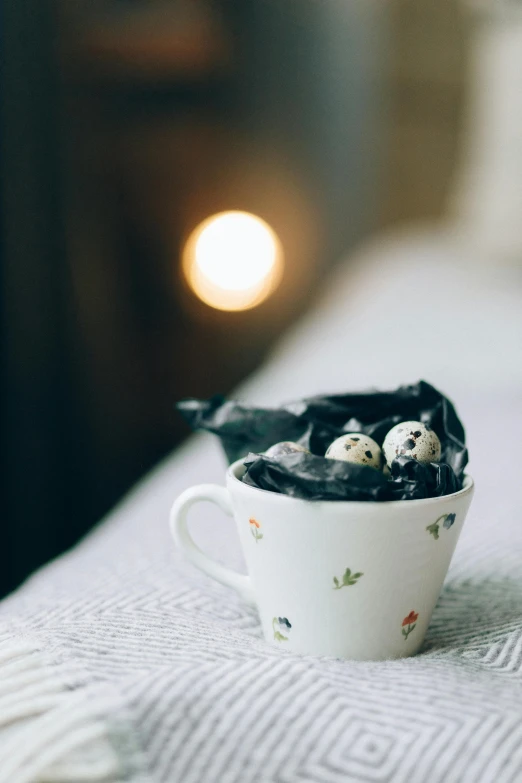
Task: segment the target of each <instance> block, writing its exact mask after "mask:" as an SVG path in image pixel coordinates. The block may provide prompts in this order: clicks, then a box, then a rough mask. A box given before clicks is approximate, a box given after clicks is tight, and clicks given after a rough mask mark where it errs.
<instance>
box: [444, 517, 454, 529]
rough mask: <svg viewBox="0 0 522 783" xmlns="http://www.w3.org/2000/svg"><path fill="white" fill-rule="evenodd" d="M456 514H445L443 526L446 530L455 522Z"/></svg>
mask: <svg viewBox="0 0 522 783" xmlns="http://www.w3.org/2000/svg"><path fill="white" fill-rule="evenodd" d="M456 516H457V515H456V514H446V519H445V520H444V522H443V523H442V524H443V527H445V528H446V530H449V529H450V527H451V526H452V524H453V523H454V522H455V517H456Z"/></svg>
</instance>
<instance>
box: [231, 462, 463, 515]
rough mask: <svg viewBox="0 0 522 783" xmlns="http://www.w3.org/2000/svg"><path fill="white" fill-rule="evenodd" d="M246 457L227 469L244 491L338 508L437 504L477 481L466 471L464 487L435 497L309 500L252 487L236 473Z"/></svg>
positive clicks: (279, 499)
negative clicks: (344, 506)
mask: <svg viewBox="0 0 522 783" xmlns="http://www.w3.org/2000/svg"><path fill="white" fill-rule="evenodd" d="M243 463H244V458H241V459H238V460H236V461H235V462H232V463H231V464H230V465H229V466H228V469H227V477H228V478H230V479H231V480H232V481H233V482H235V483H236V484H238V485H239V486H240V487H241V488H242V491H243V490H244V491H249V492H250V491H252V492H259V493H262V494H263V495H265V496H267V495H269V496H270V497H271V498H272V500H273V501H274V502H282V503H285V502H286V503H287V502H291V501H294V502H300V503H324V504H326V505H328V506H335V507H336V508H337V507H338V506H343V505H346V506H349V507H350V508H354V507H355V506H362V507H364V508H368V507H372V506H379V507H389V506H392V507H393V508H400V507H401V506H405V505H406V506H407V507H408V508H411V507H412V505H415V506H416V507H418V506H422V505H435V504H438V503H443V502H444V501H447V500H449V499H454V498H458V497H463V496H464V495H467V494H469V493H471V492H473V489H474V487H475V481H474V480H473V477H472V476H471V475H470V474H469V473H464V481H463V486H462V489H459V491H458V492H452V493H451V494H450V495H440V496H438V497H434V498H417V499H416V500H382V501H381V500H379V501H377V500H374V501H372V500H308V499H306V498H295V497H292V496H291V495H284V494H282V493H281V494H280V493H278V492H271V491H270V490H268V489H260V488H259V487H251V486H249V485H248V484H244V483H243V482H242V481H241V479H240V478H238V476H237V475H236V473H237V472H238V471H239V470H240V469H242V470H243V471H244V469H245V466H244V464H243Z"/></svg>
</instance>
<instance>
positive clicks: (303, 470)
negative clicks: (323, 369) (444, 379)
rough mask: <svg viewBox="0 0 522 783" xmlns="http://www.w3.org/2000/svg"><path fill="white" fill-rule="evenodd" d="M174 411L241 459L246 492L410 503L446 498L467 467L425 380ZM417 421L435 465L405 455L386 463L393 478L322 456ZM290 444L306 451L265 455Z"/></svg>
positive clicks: (457, 431) (455, 425) (442, 400)
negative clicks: (348, 438)
mask: <svg viewBox="0 0 522 783" xmlns="http://www.w3.org/2000/svg"><path fill="white" fill-rule="evenodd" d="M177 408H178V410H179V411H180V412H181V413H182V415H183V416H184V418H185V419H186V420H187V421H188V423H189V424H190V425H191V427H192V428H193V429H195V430H206V431H208V432H212V433H214V434H216V435H217V436H218V437H219V438H220V440H221V443H222V445H223V448H224V450H225V453H226V455H227V457H228V459H229V461H230V462H234V461H235V460H237V459H241V458H244V462H245V467H246V472H245V475H244V476H243V479H242V480H243V481H244V482H245V483H246V484H249V485H250V486H252V487H256V488H258V489H264V490H268V491H271V492H279V493H282V494H285V495H290V496H292V497H298V498H305V499H308V500H359V501H361V500H362V501H384V500H415V499H419V498H428V497H439V496H441V495H449V494H451V493H453V492H456V491H458V490H459V489H461V487H462V479H463V476H464V469H465V467H466V465H467V462H468V451H467V449H466V445H465V434H464V427H463V426H462V423H461V421H460V419H459V417H458V416H457V413H456V411H455V408H454V406H453V404H452V403H451V402H450V401H449V400H448V398H447V397H445V396H444V395H443V394H441V392H439V391H438V390H437V389H435V388H434V387H433V386H431V385H430V384H429V383H426V381H419V382H418V383H416V384H412V385H410V386H400V387H399V388H398V389H396V390H395V391H389V392H381V391H367V392H356V393H349V394H334V395H317V396H315V397H309V398H307V399H304V400H299V401H297V402H291V403H287V404H285V405H282V406H281V407H279V408H259V407H255V406H251V405H247V404H245V403H241V402H234V401H230V400H229V401H226V400H225V399H224V398H223V397H222V396H215V397H213V398H212V399H210V400H194V399H190V400H183V401H182V402H179V403H178V405H177ZM407 420H414V421H421V422H423V423H424V424H426V425H427V426H429V427H431V428H432V429H433V430H434V431H435V432H436V434H437V435H438V437H439V439H440V442H441V446H442V454H441V461H440V462H432V463H430V464H428V465H423V464H421V463H419V462H417V461H416V460H415V459H412V458H410V457H404V456H402V457H398V458H397V459H395V460H394V461H393V462H392V466H391V475H390V476H388V477H387V476H385V475H384V474H383V473H381V472H380V471H378V470H375V469H374V468H370V467H366V466H363V465H355V464H353V463H349V462H342V461H340V460H334V459H325V457H324V453H325V451H326V449H327V448H328V446H329V445H330V443H331V442H332V441H334V440H335V439H336V438H338V437H339V436H340V435H343V434H345V433H347V432H363V433H365V434H366V435H369V436H370V437H372V438H373V439H374V440H375V441H377V443H378V444H379V446H381V447H382V443H383V440H384V438H385V436H386V434H387V433H388V431H389V430H390V429H391V428H392V427H394V426H395V425H396V424H399V422H401V421H407ZM285 440H289V441H296V442H298V443H300V444H301V445H303V446H305V447H306V448H307V449H309V450H310V451H311V452H312V453H311V454H307V453H306V452H296V453H292V454H286V455H281V456H278V457H266V456H265V455H264V454H263V453H262V452H264V451H266V449H268V448H269V447H270V446H272V445H274V443H278V442H280V441H285Z"/></svg>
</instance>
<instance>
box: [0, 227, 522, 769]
mask: <svg viewBox="0 0 522 783" xmlns="http://www.w3.org/2000/svg"><path fill="white" fill-rule="evenodd" d="M521 292H522V281H521V272H520V270H519V271H516V270H511V271H509V270H502V271H501V270H499V269H498V268H495V266H494V265H491V266H490V267H488V268H477V266H476V264H475V263H474V259H473V258H472V257H470V256H469V255H468V254H467V253H466V250H465V248H463V247H460V248H457V247H456V246H454V245H453V243H452V240H451V237H450V236H448V235H446V234H445V233H444V232H443V231H435V230H426V231H419V232H417V233H411V232H410V233H409V234H405V235H403V236H395V237H389V238H385V239H382V240H379V241H375V242H373V243H370V244H368V245H366V246H365V247H363V248H362V249H361V250H360V251H359V252H358V253H357V254H356V255H355V258H352V259H350V263H346V264H343V265H341V266H340V267H339V268H338V269H337V271H336V272H335V274H334V275H333V277H332V279H330V280H329V281H327V285H326V286H325V291H324V292H323V294H322V296H321V297H320V299H319V301H318V303H317V306H316V307H315V309H314V310H313V311H312V312H311V313H310V314H309V315H308V316H307V317H306V318H305V319H304V321H302V322H301V323H300V324H298V325H297V326H296V327H295V328H294V329H293V330H292V331H291V332H290V333H289V334H288V335H287V336H286V337H285V338H284V340H283V341H282V342H281V343H280V344H279V346H277V347H276V350H275V351H274V352H273V354H272V356H271V357H270V359H269V361H268V362H267V363H266V364H265V366H264V367H262V368H261V369H260V370H259V372H257V373H256V374H255V376H253V377H251V378H250V379H249V380H248V381H247V382H246V383H245V384H244V385H243V387H242V388H241V389H240V390H238V394H237V396H240V397H242V398H244V399H248V400H251V401H253V402H258V403H261V404H272V403H274V404H276V403H278V402H280V401H283V400H288V399H292V398H297V397H302V396H304V395H310V394H313V393H319V392H324V391H332V392H334V391H343V390H347V389H357V388H366V387H369V386H380V387H384V388H386V387H390V388H392V387H393V386H396V385H398V384H400V383H406V382H413V381H416V380H418V379H419V378H425V379H426V380H428V381H430V382H431V383H433V384H434V385H436V386H437V387H439V388H440V389H441V390H442V391H444V392H445V393H446V394H447V395H448V396H449V397H451V398H452V399H453V401H454V402H455V404H456V406H457V409H458V412H459V414H460V416H461V418H462V420H463V421H464V423H465V425H466V428H467V433H468V443H469V448H470V453H471V462H470V472H471V473H472V475H473V476H474V478H475V482H476V487H477V489H476V496H475V500H474V502H473V504H472V507H471V511H470V514H469V517H468V520H467V522H466V525H465V527H464V531H463V533H462V536H461V539H460V542H459V544H458V547H457V550H456V553H455V556H454V560H453V563H452V566H451V568H450V573H449V575H448V578H447V580H446V584H445V588H444V591H443V594H442V596H441V598H440V601H439V604H438V606H437V609H436V610H435V613H434V616H433V619H432V623H431V626H430V629H429V632H428V636H427V640H426V644H425V647H424V649H423V651H422V653H421V654H420V655H418V656H417V657H415V658H413V659H405V660H400V661H390V662H384V663H347V662H342V661H338V660H333V659H316V658H307V657H301V656H297V655H293V654H291V653H289V652H280V651H279V650H277V649H275V648H272V647H270V646H268V645H266V644H265V643H264V642H263V640H262V639H261V634H260V630H259V627H258V620H257V617H256V613H255V611H254V610H253V609H250V608H249V607H247V606H245V605H243V604H242V603H241V601H240V600H239V598H238V597H237V596H236V595H235V594H234V593H233V592H232V591H230V590H228V589H227V588H225V587H222V586H221V585H218V584H217V583H215V582H212V581H211V580H209V579H208V578H207V577H205V576H204V575H203V574H201V573H199V572H198V571H196V570H195V569H194V568H193V567H192V566H190V565H189V564H187V563H185V562H184V561H183V560H182V559H181V558H180V557H179V556H178V554H177V553H176V552H174V549H173V546H172V544H171V542H170V538H169V534H168V530H167V517H168V511H169V508H170V505H171V503H172V501H173V499H174V498H175V497H176V495H177V494H179V492H180V491H182V490H183V489H185V488H186V487H188V486H191V485H192V484H195V483H201V482H213V481H215V482H218V483H223V473H224V469H225V462H224V458H223V456H222V454H221V452H220V450H219V447H218V445H217V443H215V442H214V441H213V439H212V438H210V437H209V436H203V435H201V436H195V437H193V438H191V439H190V440H189V441H187V443H186V444H185V445H183V446H182V448H181V449H179V450H178V451H177V452H176V453H174V454H173V455H172V456H171V457H170V458H169V459H167V460H166V461H165V462H164V463H163V464H162V465H160V466H159V467H158V469H157V470H156V471H155V472H154V473H153V474H152V475H150V476H149V477H148V478H147V479H146V480H145V481H143V482H142V483H141V484H140V485H139V486H137V487H136V488H135V490H134V491H133V492H132V493H131V494H130V495H129V496H128V497H127V498H126V499H125V500H124V501H123V502H122V503H121V504H120V506H119V507H118V508H116V509H115V510H114V511H113V513H111V514H110V515H109V517H108V518H107V519H106V520H104V521H103V522H102V523H101V524H100V525H99V526H98V528H97V529H96V530H95V531H94V532H93V533H92V534H91V535H89V536H88V538H87V539H86V540H85V541H83V542H82V543H81V544H80V545H79V546H78V547H76V548H75V549H74V550H73V551H72V552H70V553H68V554H67V555H65V556H63V557H61V558H60V559H58V560H57V561H56V562H54V563H52V564H51V565H49V566H47V567H46V568H44V569H42V570H41V571H40V572H39V573H37V574H36V575H35V576H33V577H32V578H31V579H30V580H29V581H28V582H27V583H26V584H25V585H24V586H22V588H20V589H19V590H18V591H17V592H16V593H15V594H13V595H12V596H10V597H9V598H8V599H6V600H4V601H3V602H2V603H1V604H0V783H4V781H5V782H6V783H7V781H8V782H9V783H26V782H27V781H29V782H32V781H53V783H58V781H67V783H74V782H75V781H85V780H89V781H125V780H128V781H132V782H133V783H134V782H135V781H144V783H145V782H146V781H150V782H151V783H156V782H158V783H159V782H160V781H165V783H178V782H179V783H348V782H349V781H386V782H388V781H389V782H390V783H416V782H418V783H425V782H426V781H429V783H435V782H436V781H437V782H438V781H441V782H444V783H453V781H455V782H457V781H463V782H466V783H467V782H468V781H469V782H470V783H471V782H473V783H478V781H480V782H481V783H491V781H496V782H500V783H509V782H510V781H513V782H515V781H520V780H522V511H521V501H520V488H519V485H520V479H519V472H520V469H519V461H520V454H521V449H520V444H521V443H522V414H521V410H522V407H521V402H522V307H521V306H520V305H521ZM405 345H408V346H413V350H412V351H411V352H410V350H409V349H408V350H407V349H405ZM497 444H498V448H492V446H493V447H495V446H496V445H497ZM193 519H194V522H193V528H194V537H195V539H196V541H198V542H199V543H200V545H201V546H202V547H203V548H204V549H206V550H207V551H209V552H212V553H213V555H214V556H217V557H218V558H219V559H220V560H222V562H225V563H226V564H227V565H229V566H232V567H236V568H238V569H242V568H243V563H242V558H241V554H240V551H239V544H238V541H237V539H236V535H235V531H234V530H233V523H232V522H231V521H230V520H228V519H226V518H224V517H222V516H221V515H220V513H219V512H218V511H216V510H215V509H214V508H213V507H210V506H207V505H205V504H202V505H200V506H198V507H197V508H196V509H194V512H193Z"/></svg>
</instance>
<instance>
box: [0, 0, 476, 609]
mask: <svg viewBox="0 0 522 783" xmlns="http://www.w3.org/2000/svg"><path fill="white" fill-rule="evenodd" d="M466 35H467V30H466V27H465V25H464V21H463V17H462V12H461V10H460V9H459V6H458V4H457V3H456V2H453V0H449V1H448V2H444V3H440V2H438V0H390V2H388V3H382V2H377V0H325V1H324V2H318V1H317V0H285V2H281V0H221V1H218V0H214V1H213V2H205V1H204V0H170V2H161V1H160V0H157V1H155V0H62V2H57V1H56V2H48V1H47V0H31V1H29V0H10V1H8V0H4V3H3V5H2V25H1V36H2V38H1V52H2V83H1V113H2V114H1V136H0V144H1V185H2V207H1V228H0V231H1V234H0V244H1V270H2V283H1V290H0V295H1V302H2V315H3V329H2V341H3V352H2V372H3V378H2V382H3V383H2V388H3V392H4V394H3V404H2V446H3V448H2V455H3V466H2V495H3V504H2V507H3V508H2V511H3V513H2V538H1V541H2V544H1V547H0V594H2V593H5V592H7V591H9V590H10V589H12V588H13V587H15V586H16V585H17V584H18V583H19V582H20V581H21V580H22V579H23V578H24V577H25V576H26V575H27V574H29V573H30V572H31V571H32V570H33V569H34V568H36V567H37V566H38V565H40V564H41V563H43V562H45V561H46V560H48V559H49V558H51V557H53V556H55V555H56V554H58V553H59V552H61V551H63V550H64V549H65V548H67V547H69V546H71V545H72V544H73V543H74V542H75V541H77V540H78V538H79V537H81V536H82V535H83V534H84V533H85V532H86V531H87V530H88V529H89V528H90V527H91V526H92V525H93V524H94V523H95V522H96V521H97V520H98V519H100V517H101V516H102V515H103V514H104V513H105V512H106V511H107V510H108V509H110V508H111V506H113V505H114V503H116V502H117V501H118V499H119V498H120V497H121V496H122V494H123V493H124V492H125V491H126V490H127V489H128V488H129V487H130V486H131V485H132V484H133V483H134V482H135V481H136V480H137V479H139V478H140V477H141V476H142V475H143V474H144V473H145V472H146V471H147V470H149V469H150V468H151V467H152V466H153V465H154V464H155V463H156V462H157V461H158V460H159V459H161V458H162V457H163V456H164V455H165V454H166V453H167V452H168V451H169V450H171V449H172V448H173V446H175V445H176V443H178V442H179V441H180V440H181V439H182V438H183V437H184V436H185V435H186V434H187V432H186V429H185V428H184V425H183V424H182V422H181V421H180V419H179V418H178V417H177V416H176V415H175V413H174V410H173V403H174V401H175V400H177V399H179V398H181V397H184V396H202V397H204V396H209V395H212V394H213V393H215V392H217V391H220V392H224V393H226V392H228V391H229V390H230V389H232V388H233V386H234V385H235V384H237V383H238V381H240V380H241V379H242V378H243V377H245V376H246V375H247V374H248V373H249V372H250V371H251V370H253V369H254V368H255V367H256V366H257V365H258V364H259V362H260V361H261V359H262V358H263V356H264V355H265V354H266V352H267V351H268V350H269V348H270V346H271V345H272V344H273V342H274V340H275V338H276V337H277V336H278V335H279V334H280V333H281V332H282V331H283V330H284V329H285V328H286V327H287V326H288V325H289V324H290V323H292V322H293V321H294V320H295V319H296V317H297V316H298V315H299V314H300V313H302V312H304V311H305V309H306V307H307V306H308V304H309V303H310V301H311V299H312V297H313V292H314V291H316V290H317V288H318V286H319V285H320V283H321V280H322V279H323V277H324V276H325V275H326V273H327V272H328V270H329V268H330V267H332V266H333V265H334V264H335V263H336V261H337V260H338V259H339V258H340V257H341V256H342V255H343V253H346V251H347V250H349V249H350V248H351V247H353V246H354V244H355V243H357V242H358V241H360V240H361V239H362V238H363V237H364V236H366V235H367V234H368V233H370V232H371V231H375V230H376V229H379V228H382V227H385V226H390V225H393V224H397V223H400V222H401V221H405V220H410V219H412V218H425V217H426V218H427V217H436V216H437V215H439V214H440V212H441V210H442V208H443V204H444V199H445V196H446V192H447V189H448V186H449V182H450V179H451V175H452V171H453V166H454V163H455V159H456V153H457V148H458V132H457V131H458V129H459V127H460V121H461V109H462V100H463V86H464V79H465V67H464V64H465V53H466ZM226 210H244V211H247V212H250V213H253V214H254V215H257V216H259V217H261V218H262V219H263V220H265V221H266V222H267V223H268V224H269V225H270V226H271V227H272V229H273V230H274V231H275V232H276V233H277V235H278V237H279V239H280V242H281V245H282V248H283V251H284V257H285V268H284V275H283V278H282V281H281V283H280V284H279V286H278V287H277V288H276V290H275V291H274V293H273V294H272V295H271V296H269V297H268V298H267V299H266V300H265V301H264V302H262V303H261V304H260V305H259V306H257V307H254V308H253V309H249V310H245V311H240V312H227V311H224V310H218V309H214V308H212V307H209V306H208V305H206V304H204V303H203V302H202V301H201V300H200V299H198V298H197V296H196V295H195V294H194V292H193V291H191V290H190V289H189V286H188V285H187V284H186V282H185V280H184V278H183V275H182V271H181V252H182V249H183V247H184V243H185V241H186V239H187V237H188V236H189V234H190V233H191V231H192V230H193V229H194V228H195V227H196V226H197V225H198V224H199V223H200V222H201V221H203V220H204V219H205V218H207V217H209V216H211V215H214V214H216V213H219V212H222V211H226Z"/></svg>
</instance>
